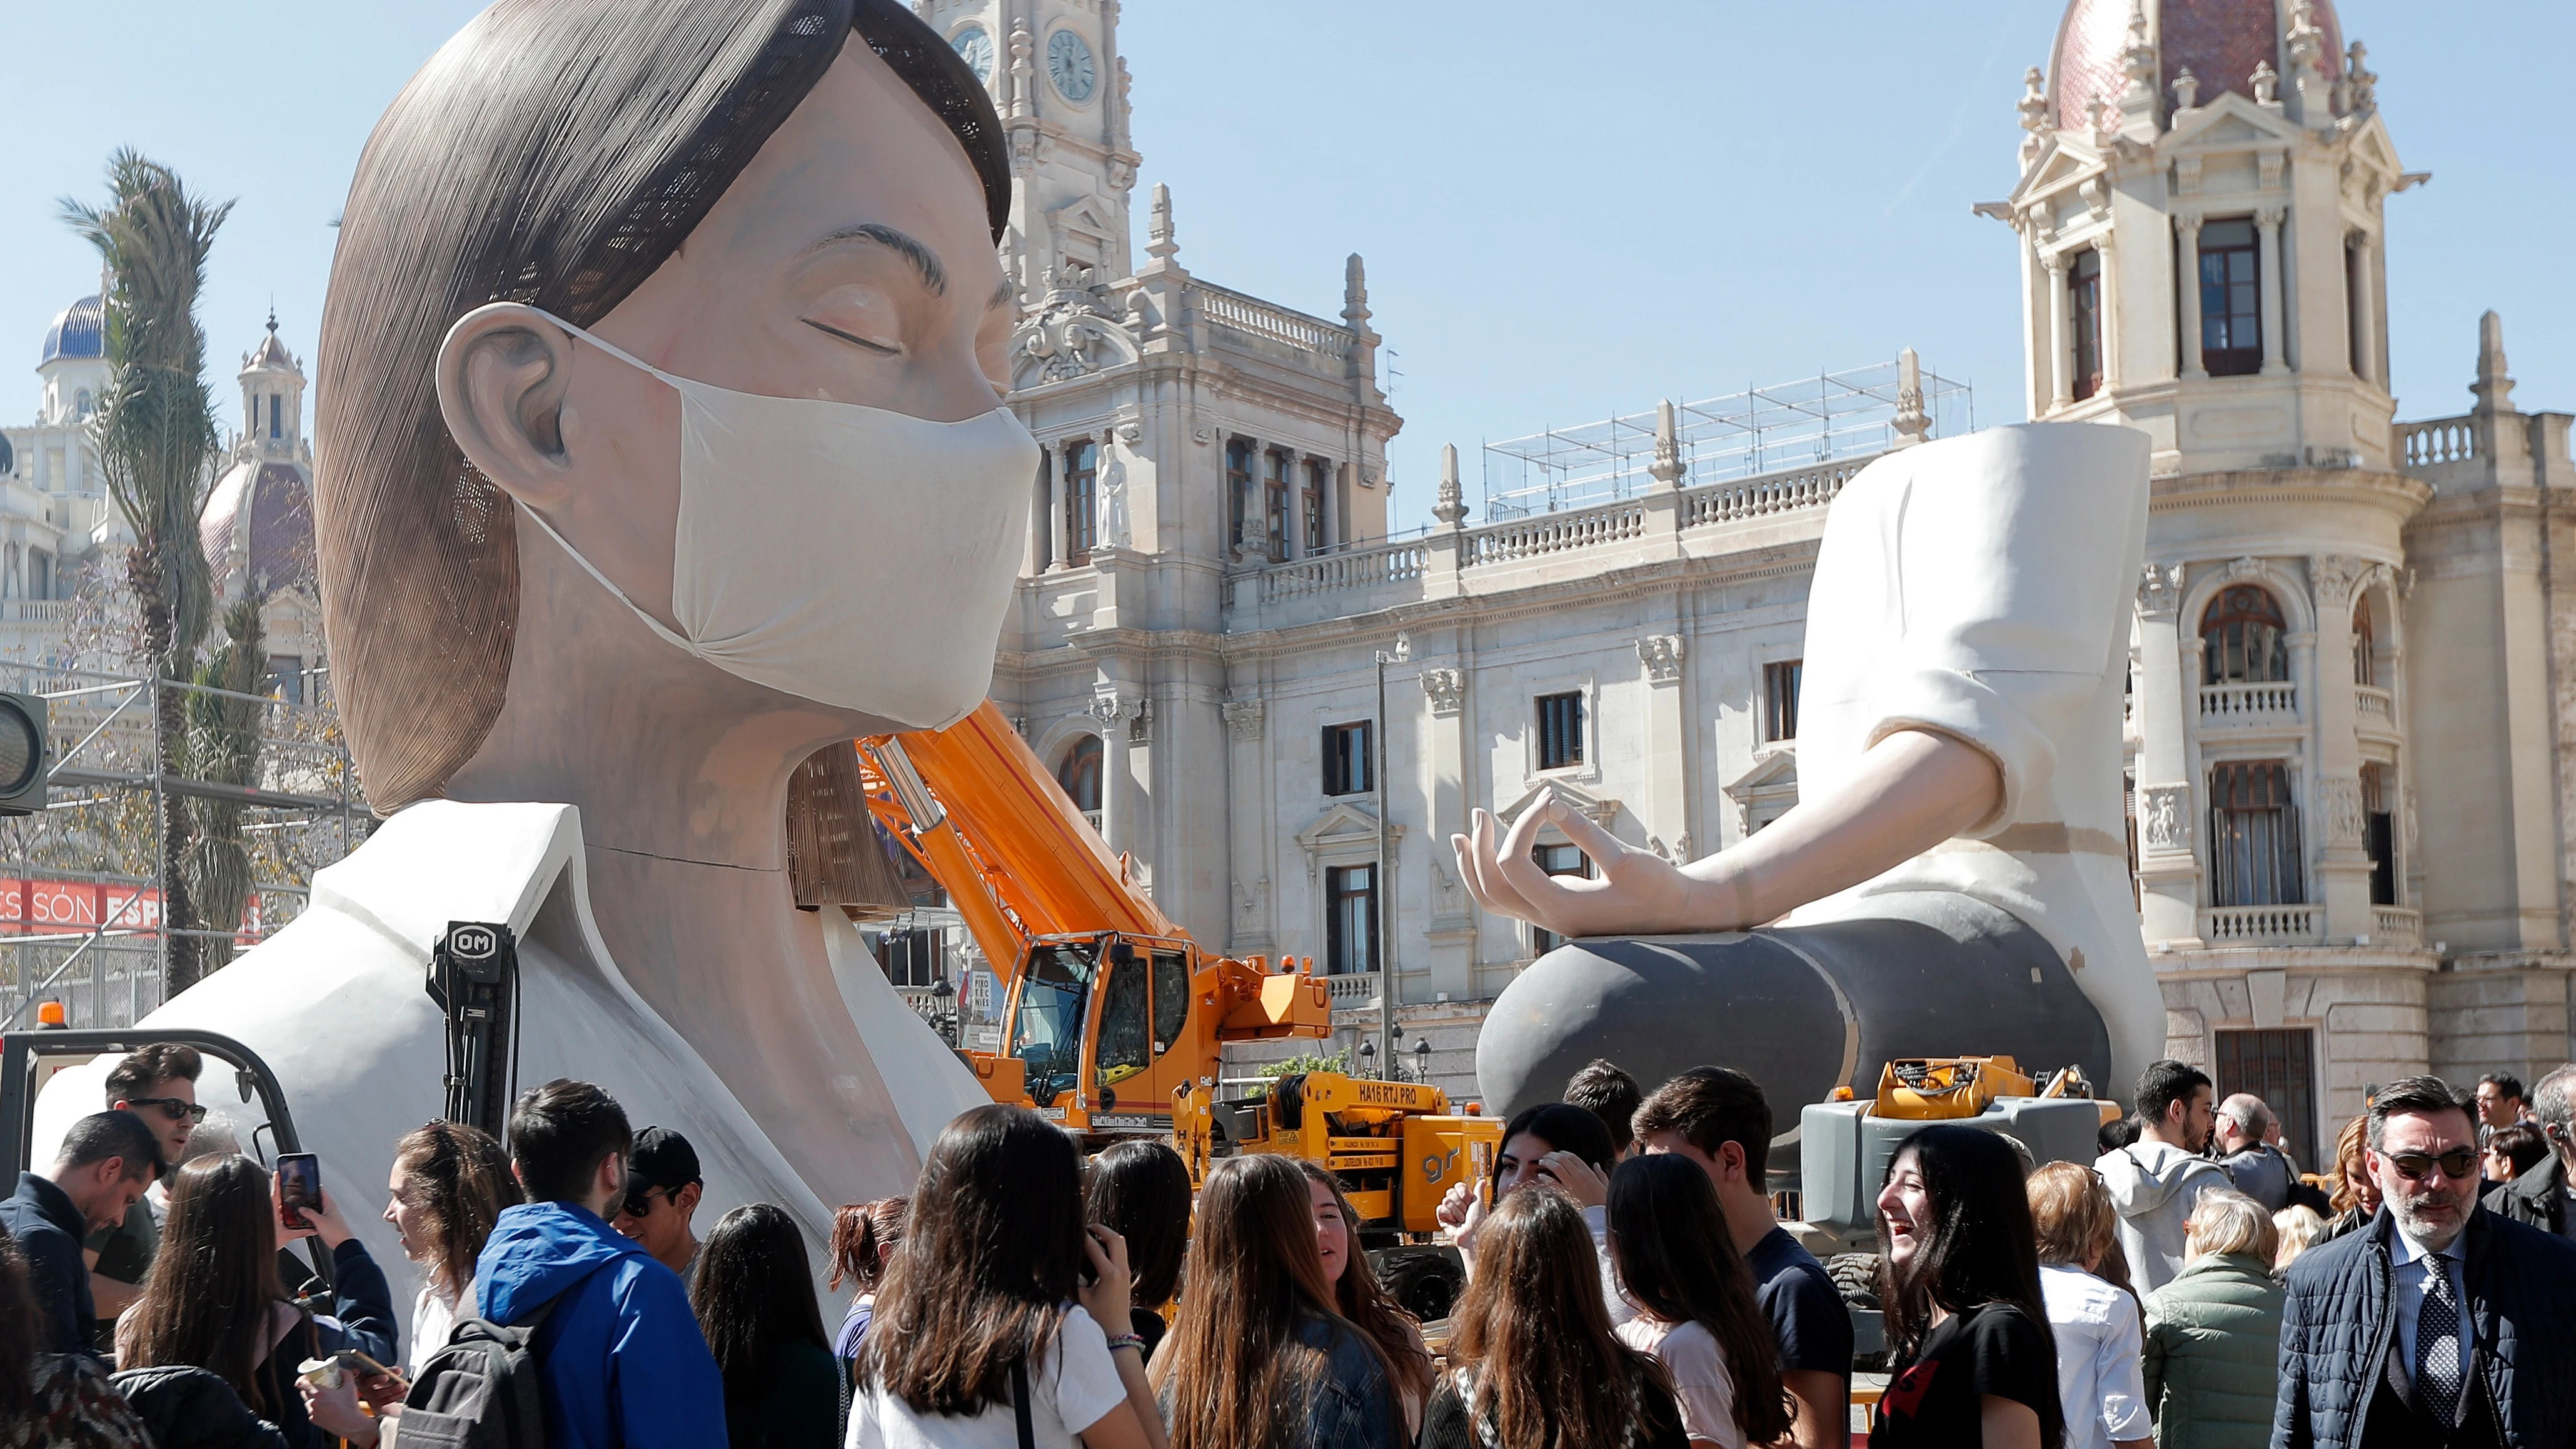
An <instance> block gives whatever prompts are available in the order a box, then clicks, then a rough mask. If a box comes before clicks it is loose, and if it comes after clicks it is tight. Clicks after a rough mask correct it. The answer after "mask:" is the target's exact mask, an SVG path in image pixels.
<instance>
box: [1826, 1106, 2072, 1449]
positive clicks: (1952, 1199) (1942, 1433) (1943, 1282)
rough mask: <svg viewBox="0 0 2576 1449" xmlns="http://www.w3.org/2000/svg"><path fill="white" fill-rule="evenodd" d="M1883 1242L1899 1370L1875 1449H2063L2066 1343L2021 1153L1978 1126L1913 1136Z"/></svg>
mask: <svg viewBox="0 0 2576 1449" xmlns="http://www.w3.org/2000/svg"><path fill="white" fill-rule="evenodd" d="M1878 1241H1879V1253H1880V1261H1881V1264H1882V1267H1881V1272H1882V1274H1883V1282H1882V1283H1881V1285H1880V1289H1879V1301H1880V1302H1882V1303H1884V1304H1886V1305H1887V1309H1886V1311H1887V1342H1888V1347H1889V1348H1890V1349H1891V1350H1893V1351H1894V1354H1895V1359H1896V1363H1897V1370H1896V1374H1895V1377H1893V1378H1891V1379H1890V1380H1889V1381H1888V1385H1887V1393H1886V1396H1885V1397H1883V1398H1882V1399H1880V1400H1879V1404H1878V1416H1877V1419H1876V1421H1875V1422H1874V1423H1872V1425H1871V1426H1870V1431H1869V1442H1870V1449H1953V1446H1961V1445H1968V1446H1983V1449H2058V1445H2059V1442H2060V1441H2061V1439H2062V1437H2063V1435H2064V1431H2065V1411H2064V1408H2063V1407H2062V1405H2061V1404H2060V1402H2059V1399H2058V1392H2057V1341H2056V1338H2055V1336H2054V1335H2053V1334H2052V1333H2051V1332H2050V1331H2049V1326H2048V1307H2047V1303H2046V1300H2045V1298H2044V1297H2043V1296H2042V1293H2041V1289H2040V1281H2039V1248H2038V1244H2037V1240H2036V1237H2035V1235H2034V1233H2033V1232H2032V1229H2031V1221H2030V1198H2029V1196H2028V1191H2027V1189H2026V1188H2025V1186H2024V1178H2023V1171H2022V1160H2021V1153H2020V1152H2019V1150H2017V1149H2016V1148H2015V1147H2014V1146H2013V1145H2012V1144H2011V1143H2010V1142H2007V1141H2005V1140H2004V1139H2003V1138H2001V1137H1998V1136H1996V1135H1995V1134H1994V1133H1991V1132H1980V1131H1978V1130H1977V1129H1976V1128H1974V1127H1954V1126H1938V1127H1926V1128H1924V1129H1922V1130H1921V1131H1919V1132H1916V1133H1914V1134H1913V1135H1912V1136H1910V1137H1907V1138H1906V1139H1905V1140H1904V1141H1903V1142H1901V1143H1898V1144H1897V1148H1896V1155H1895V1156H1894V1157H1893V1158H1891V1159H1889V1161H1888V1164H1887V1185H1886V1186H1885V1187H1884V1188H1882V1189H1880V1191H1879V1194H1878Z"/></svg>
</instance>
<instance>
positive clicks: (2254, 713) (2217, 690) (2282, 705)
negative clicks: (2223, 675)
mask: <svg viewBox="0 0 2576 1449" xmlns="http://www.w3.org/2000/svg"><path fill="white" fill-rule="evenodd" d="M2298 715H2299V687H2298V686H2297V685H2295V684H2292V683H2290V682H2289V681H2287V680H2267V681H2264V682H2262V683H2257V684H2204V685H2202V686H2201V687H2200V722H2201V723H2202V724H2204V725H2232V724H2269V723H2274V722H2278V721H2283V720H2294V719H2296V718H2298Z"/></svg>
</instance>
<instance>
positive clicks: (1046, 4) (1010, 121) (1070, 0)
mask: <svg viewBox="0 0 2576 1449" xmlns="http://www.w3.org/2000/svg"><path fill="white" fill-rule="evenodd" d="M913 8H914V10H915V11H916V12H917V13H919V14H920V16H921V17H922V18H923V19H924V20H927V21H929V22H930V24H931V25H932V27H934V28H935V29H937V30H938V31H939V33H940V34H942V35H944V36H946V37H948V43H949V44H950V45H952V46H954V47H956V49H957V53H958V54H959V55H962V56H964V57H965V58H966V63H967V64H968V65H970V66H972V67H974V69H975V73H976V74H977V75H978V76H980V77H981V78H982V79H983V81H984V84H985V85H986V86H988V87H990V88H991V90H992V92H993V105H994V109H996V110H998V111H1000V112H1001V114H1002V125H1003V128H1004V130H1005V131H1006V132H1007V133H1008V134H1009V137H1010V142H1011V174H1012V176H1013V177H1015V178H1016V179H1017V180H1018V182H1019V184H1018V185H1016V186H1014V187H1012V188H1011V229H1010V233H1009V235H1008V236H1006V237H1004V238H1003V242H1002V247H1003V255H1004V258H1005V260H1004V267H1005V269H1006V270H1007V271H1008V272H1009V273H1010V275H1011V277H1012V279H1013V280H1014V281H1016V282H1017V283H1018V284H1019V287H1020V292H1021V295H1022V296H1023V297H1024V298H1025V299H1026V300H1027V301H1028V302H1029V303H1030V304H1031V305H1032V306H1034V305H1035V304H1036V303H1037V302H1038V301H1039V299H1041V298H1042V297H1044V295H1045V294H1046V293H1047V291H1048V290H1049V289H1050V287H1051V286H1052V285H1054V282H1055V279H1056V278H1057V277H1058V275H1059V274H1060V273H1061V272H1062V271H1063V269H1064V268H1065V267H1067V266H1073V267H1078V268H1080V269H1082V270H1083V271H1084V272H1085V273H1087V274H1088V275H1089V278H1090V280H1091V281H1092V282H1093V283H1095V284H1096V283H1106V282H1111V281H1115V280H1117V279H1119V278H1121V277H1125V276H1127V275H1128V263H1129V251H1128V230H1127V213H1128V207H1127V201H1128V195H1129V193H1130V192H1131V191H1132V190H1133V189H1134V188H1135V185H1136V166H1137V162H1138V157H1137V155H1136V152H1135V149H1134V147H1133V145H1132V143H1131V142H1130V141H1129V139H1128V131H1127V114H1128V113H1127V62H1126V60H1125V59H1124V58H1122V57H1121V56H1120V55H1119V54H1118V0H919V3H916V4H915V5H914V7H913Z"/></svg>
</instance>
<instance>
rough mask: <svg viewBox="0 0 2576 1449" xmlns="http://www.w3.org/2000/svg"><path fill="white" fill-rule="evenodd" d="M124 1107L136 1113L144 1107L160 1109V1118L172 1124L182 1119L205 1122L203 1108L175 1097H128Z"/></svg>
mask: <svg viewBox="0 0 2576 1449" xmlns="http://www.w3.org/2000/svg"><path fill="white" fill-rule="evenodd" d="M125 1105H126V1106H128V1107H132V1108H135V1109H136V1110H138V1111H139V1110H141V1109H142V1108H145V1107H157V1108H159V1109H160V1111H161V1115H162V1116H164V1117H167V1118H169V1119H170V1120H171V1121H173V1122H176V1121H178V1120H179V1119H180V1118H182V1117H184V1118H186V1119H188V1120H189V1121H190V1122H203V1121H205V1120H206V1109H205V1108H203V1107H201V1106H199V1105H197V1104H196V1103H194V1102H183V1101H180V1100H179V1099H178V1098H176V1097H129V1098H127V1099H126V1102H125Z"/></svg>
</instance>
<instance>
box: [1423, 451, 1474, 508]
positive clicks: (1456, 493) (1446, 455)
mask: <svg viewBox="0 0 2576 1449" xmlns="http://www.w3.org/2000/svg"><path fill="white" fill-rule="evenodd" d="M1435 498H1436V501H1435V502H1433V504H1432V505H1431V516H1432V517H1434V518H1436V519H1438V520H1440V523H1441V526H1442V527H1444V528H1456V527H1457V526H1458V525H1459V524H1460V523H1461V522H1463V521H1464V520H1465V519H1466V517H1467V493H1466V489H1465V488H1464V487H1463V486H1461V485H1460V483H1459V482H1458V445H1457V444H1456V443H1443V444H1441V445H1440V491H1439V492H1438V493H1437V494H1436V495H1435Z"/></svg>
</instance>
